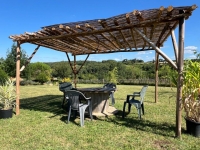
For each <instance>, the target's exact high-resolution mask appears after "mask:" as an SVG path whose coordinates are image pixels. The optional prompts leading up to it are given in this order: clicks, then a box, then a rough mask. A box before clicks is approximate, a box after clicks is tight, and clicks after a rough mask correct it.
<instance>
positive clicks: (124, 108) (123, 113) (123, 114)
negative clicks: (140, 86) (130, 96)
mask: <svg viewBox="0 0 200 150" xmlns="http://www.w3.org/2000/svg"><path fill="white" fill-rule="evenodd" d="M125 110H126V101H125V102H124V107H123V112H122V118H124V116H125Z"/></svg>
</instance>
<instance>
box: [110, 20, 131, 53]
mask: <svg viewBox="0 0 200 150" xmlns="http://www.w3.org/2000/svg"><path fill="white" fill-rule="evenodd" d="M114 24H115V25H116V26H119V23H118V21H117V19H114ZM119 33H120V35H121V36H122V38H123V40H124V42H125V43H126V44H127V45H128V47H129V48H130V50H132V48H131V45H130V44H129V42H128V41H127V40H126V37H125V36H124V34H123V33H122V30H119Z"/></svg>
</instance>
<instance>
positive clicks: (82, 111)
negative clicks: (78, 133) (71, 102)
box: [79, 104, 88, 126]
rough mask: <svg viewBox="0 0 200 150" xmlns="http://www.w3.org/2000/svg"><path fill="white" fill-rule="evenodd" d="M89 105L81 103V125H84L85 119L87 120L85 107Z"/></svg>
mask: <svg viewBox="0 0 200 150" xmlns="http://www.w3.org/2000/svg"><path fill="white" fill-rule="evenodd" d="M87 107H88V105H83V104H79V112H80V122H81V126H84V120H85V109H86V108H87Z"/></svg>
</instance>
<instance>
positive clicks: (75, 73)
mask: <svg viewBox="0 0 200 150" xmlns="http://www.w3.org/2000/svg"><path fill="white" fill-rule="evenodd" d="M76 75H77V71H76V55H74V87H75V88H77V87H76V84H77V83H76V82H77V81H76V78H77V76H76Z"/></svg>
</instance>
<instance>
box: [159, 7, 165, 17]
mask: <svg viewBox="0 0 200 150" xmlns="http://www.w3.org/2000/svg"><path fill="white" fill-rule="evenodd" d="M164 9H165V8H164V7H163V6H161V7H160V8H159V10H158V13H157V18H160V17H161V15H162V13H163V11H164Z"/></svg>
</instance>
